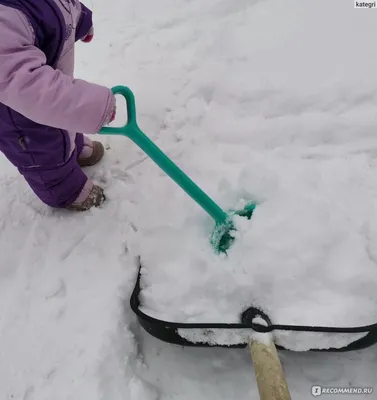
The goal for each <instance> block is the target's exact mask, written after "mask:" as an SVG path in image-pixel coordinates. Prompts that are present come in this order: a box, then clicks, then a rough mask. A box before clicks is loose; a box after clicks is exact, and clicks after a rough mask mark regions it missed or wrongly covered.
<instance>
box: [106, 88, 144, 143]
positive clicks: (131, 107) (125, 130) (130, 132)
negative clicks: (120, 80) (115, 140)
mask: <svg viewBox="0 0 377 400" xmlns="http://www.w3.org/2000/svg"><path fill="white" fill-rule="evenodd" d="M111 91H112V92H113V94H114V95H116V94H120V95H122V96H123V97H124V98H125V99H126V104H127V122H126V124H125V125H124V126H122V127H119V128H118V127H117V128H113V127H109V126H105V127H103V128H102V129H101V130H100V132H99V133H101V134H107V135H123V136H127V137H129V138H131V139H132V138H133V137H134V136H135V134H137V133H138V131H139V128H138V126H137V122H136V105H135V96H134V94H133V93H132V91H131V89H129V88H128V87H126V86H115V87H113V88H112V89H111Z"/></svg>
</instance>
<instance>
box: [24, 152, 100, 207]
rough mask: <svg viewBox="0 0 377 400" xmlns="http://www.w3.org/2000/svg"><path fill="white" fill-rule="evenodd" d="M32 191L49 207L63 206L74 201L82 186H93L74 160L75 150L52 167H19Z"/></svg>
mask: <svg viewBox="0 0 377 400" xmlns="http://www.w3.org/2000/svg"><path fill="white" fill-rule="evenodd" d="M19 171H20V172H21V174H22V175H23V176H24V178H25V179H26V181H27V182H28V184H29V186H30V187H31V188H32V189H33V191H34V193H35V194H36V195H37V196H38V197H39V198H40V199H41V200H42V201H43V202H44V203H45V204H47V205H49V206H51V207H58V208H64V207H67V206H69V205H71V204H72V203H74V202H75V201H76V199H77V198H78V197H79V196H80V194H81V192H82V191H83V189H84V188H88V185H90V186H93V184H92V183H91V181H90V180H89V179H88V177H87V176H86V175H85V174H84V172H83V171H82V170H81V168H80V166H79V165H78V164H77V161H76V150H75V151H74V152H73V153H72V155H71V157H70V158H69V160H68V161H67V162H66V163H64V164H61V165H57V166H54V167H52V168H46V167H35V168H26V169H25V168H19Z"/></svg>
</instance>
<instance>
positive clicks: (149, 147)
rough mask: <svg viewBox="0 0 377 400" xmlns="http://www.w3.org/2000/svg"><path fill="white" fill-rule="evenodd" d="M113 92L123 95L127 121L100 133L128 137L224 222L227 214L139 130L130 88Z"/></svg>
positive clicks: (203, 206) (198, 202) (206, 209)
mask: <svg viewBox="0 0 377 400" xmlns="http://www.w3.org/2000/svg"><path fill="white" fill-rule="evenodd" d="M113 93H114V94H121V95H123V96H124V97H125V99H126V101H127V114H128V121H127V124H126V125H125V126H124V127H121V128H110V127H105V128H102V129H101V131H100V133H102V134H112V135H122V136H126V137H128V138H130V139H131V140H132V141H133V142H134V143H135V144H136V145H137V146H139V147H140V148H141V150H143V151H144V153H145V154H147V155H148V156H149V157H150V158H151V159H152V160H153V161H154V162H155V163H156V164H157V165H158V166H159V167H160V168H161V169H162V170H163V171H164V172H165V173H166V174H167V175H168V176H169V177H170V178H171V179H173V181H174V182H175V183H177V184H178V185H179V186H180V187H181V188H182V189H183V190H184V191H185V192H186V193H187V194H188V195H189V196H190V197H191V198H192V199H193V200H194V201H195V202H196V203H197V204H199V205H200V206H201V207H202V208H203V209H204V210H205V211H206V212H207V213H208V214H209V215H210V216H211V217H212V218H213V219H214V220H215V221H216V222H217V223H220V224H222V223H225V222H226V220H227V218H228V215H227V214H226V213H225V212H224V211H223V210H222V209H221V208H220V207H219V206H218V205H217V204H216V203H215V202H214V201H213V200H212V199H211V198H210V197H209V196H208V195H207V194H206V193H204V192H203V190H202V189H200V188H199V186H198V185H196V184H195V183H194V182H193V181H192V180H191V179H190V178H189V177H188V176H187V175H186V174H185V173H184V172H183V171H182V170H181V169H180V168H179V167H178V166H177V165H176V164H175V163H174V162H173V161H172V160H170V158H169V157H168V156H167V155H166V154H165V153H164V152H162V151H161V150H160V148H159V147H158V146H156V145H155V144H154V143H153V142H152V141H151V140H150V139H149V138H148V137H147V136H146V135H145V134H144V133H143V132H142V131H141V130H140V128H139V127H138V125H137V122H136V107H135V98H134V95H133V93H132V92H131V90H130V89H129V88H127V87H124V86H117V87H115V88H113Z"/></svg>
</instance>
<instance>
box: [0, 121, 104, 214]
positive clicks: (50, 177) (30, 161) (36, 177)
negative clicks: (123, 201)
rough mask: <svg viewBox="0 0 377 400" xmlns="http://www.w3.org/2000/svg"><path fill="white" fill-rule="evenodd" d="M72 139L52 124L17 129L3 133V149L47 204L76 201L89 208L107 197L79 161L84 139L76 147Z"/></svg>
mask: <svg viewBox="0 0 377 400" xmlns="http://www.w3.org/2000/svg"><path fill="white" fill-rule="evenodd" d="M82 139H83V138H82ZM70 142H71V141H70V137H69V135H68V133H67V132H64V131H61V130H55V129H53V128H44V129H41V130H38V131H33V132H29V131H28V132H25V134H24V135H22V134H20V133H19V132H18V131H14V132H9V133H8V134H6V135H5V134H4V135H0V150H1V151H2V152H3V153H4V155H5V156H6V157H7V158H8V159H9V160H10V161H11V162H12V163H13V165H15V166H16V167H18V170H19V171H20V173H21V174H22V175H23V176H24V178H25V179H26V181H27V182H28V184H29V186H30V187H31V188H32V190H33V191H34V192H35V194H36V195H37V196H38V197H39V198H40V199H41V200H42V201H43V202H44V203H45V204H47V205H49V206H51V207H58V208H67V207H70V206H71V205H72V204H74V205H75V209H78V210H86V209H88V208H90V207H91V206H97V205H99V204H100V202H101V201H103V200H104V196H103V191H102V189H100V188H98V187H97V186H94V185H93V182H92V181H91V180H89V179H88V178H87V176H86V175H85V174H84V172H83V171H82V170H81V168H80V166H79V165H78V162H77V157H78V151H79V150H80V149H81V150H82V147H83V140H82V141H81V142H80V137H79V138H78V140H77V145H76V146H77V147H76V146H75V147H74V148H72V147H73V146H72V143H70ZM92 192H93V193H92ZM100 192H101V193H100ZM95 194H96V195H95ZM88 199H89V200H90V201H89V200H88ZM81 203H85V204H83V205H81Z"/></svg>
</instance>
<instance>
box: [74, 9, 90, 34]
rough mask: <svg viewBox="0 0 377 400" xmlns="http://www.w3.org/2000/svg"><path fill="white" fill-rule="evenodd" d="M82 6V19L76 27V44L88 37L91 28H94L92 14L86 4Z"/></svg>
mask: <svg viewBox="0 0 377 400" xmlns="http://www.w3.org/2000/svg"><path fill="white" fill-rule="evenodd" d="M80 4H81V13H80V18H79V21H78V23H77V26H76V37H75V39H76V42H77V41H78V40H80V39H82V38H83V37H85V36H86V35H87V33H88V32H89V30H90V28H91V27H92V26H93V19H92V18H93V15H92V12H91V11H90V10H89V8H88V7H86V6H85V5H84V4H82V3H80Z"/></svg>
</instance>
